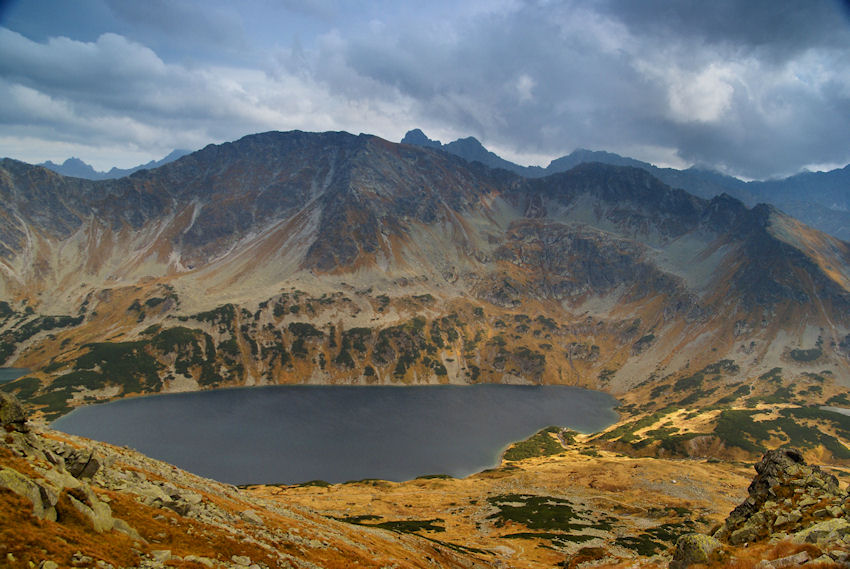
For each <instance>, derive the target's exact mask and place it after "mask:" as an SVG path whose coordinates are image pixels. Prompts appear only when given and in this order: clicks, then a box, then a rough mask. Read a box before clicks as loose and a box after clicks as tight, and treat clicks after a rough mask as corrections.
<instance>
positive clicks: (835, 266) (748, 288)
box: [0, 132, 850, 416]
mask: <svg viewBox="0 0 850 569" xmlns="http://www.w3.org/2000/svg"><path fill="white" fill-rule="evenodd" d="M0 198H2V200H0V204H2V205H0V218H2V220H3V223H2V224H0V362H2V363H3V364H5V365H7V366H8V365H14V366H19V367H25V368H29V369H30V370H32V373H31V374H29V375H28V376H27V377H24V378H21V379H19V380H16V381H14V382H11V383H8V384H5V385H3V386H2V389H3V390H6V391H12V392H14V393H17V394H18V396H20V397H22V398H23V399H26V400H28V401H30V402H32V403H34V404H36V405H38V406H40V409H41V410H42V411H43V412H44V413H46V414H47V415H48V416H55V415H56V414H59V413H63V412H66V411H67V410H68V409H69V408H71V407H73V406H75V405H79V404H81V403H85V402H91V401H97V400H103V399H109V398H114V397H120V396H126V395H131V394H136V393H151V392H161V391H180V390H188V389H204V388H210V387H218V386H240V385H257V384H269V383H304V382H313V383H437V382H456V383H469V382H480V381H490V382H528V383H535V382H542V383H568V384H576V385H584V386H589V387H594V388H602V389H606V390H608V391H610V392H613V393H615V394H617V395H621V396H624V397H628V394H630V393H633V392H636V393H641V394H643V395H646V394H647V393H649V391H650V390H652V389H662V388H664V386H666V387H667V389H670V388H671V386H672V385H673V384H674V383H675V382H676V381H678V380H680V379H682V378H685V377H689V376H691V375H693V373H694V371H693V370H700V369H711V367H710V366H720V367H721V368H722V369H724V370H726V371H725V372H724V373H723V374H719V375H718V377H721V378H722V379H723V381H721V382H719V383H718V385H716V386H715V387H714V390H715V391H714V392H713V394H714V396H715V397H717V398H722V397H725V396H731V395H732V394H733V393H736V392H737V391H736V390H738V389H739V388H740V385H739V384H740V383H741V382H746V383H748V384H751V385H753V386H754V391H755V392H759V391H760V390H764V389H772V387H771V384H769V383H765V381H764V380H760V379H759V378H761V377H762V376H764V375H765V374H769V373H771V370H774V369H776V368H782V372H781V373H780V374H779V377H780V379H781V382H782V383H783V385H785V386H787V385H790V384H791V383H794V382H800V381H804V380H805V378H807V377H809V376H808V375H807V374H817V375H818V376H819V377H821V378H823V379H824V385H823V386H822V387H821V393H824V394H828V395H830V396H831V395H834V394H835V392H836V391H837V390H838V389H839V388H840V387H841V385H842V378H843V377H845V374H846V371H847V369H848V363H850V360H848V357H850V356H849V355H848V354H850V348H848V345H850V335H848V333H849V332H850V321H848V320H850V317H848V314H850V311H848V301H850V268H848V267H850V263H848V259H850V249H848V245H847V244H845V243H843V242H840V241H837V240H835V239H832V238H830V237H828V236H826V235H824V234H821V233H818V232H817V231H814V230H812V229H810V228H808V227H806V226H804V225H802V224H800V223H799V222H797V221H795V220H793V219H791V218H789V217H787V216H785V215H783V214H781V213H780V212H778V211H776V210H774V209H772V208H770V207H767V206H758V207H755V208H752V209H748V208H746V207H745V206H744V205H743V204H742V203H741V202H738V201H736V200H734V199H732V198H729V197H728V196H721V197H718V198H715V199H712V200H711V201H706V200H703V199H700V198H697V197H694V196H692V195H689V194H687V193H685V192H683V191H681V190H675V189H672V188H670V187H669V186H666V185H665V184H663V183H662V182H660V181H658V180H657V179H655V178H653V177H652V176H650V175H649V174H648V173H646V172H644V171H642V170H640V169H635V168H629V167H615V166H605V165H601V164H584V165H581V166H578V167H576V168H574V169H572V170H570V171H568V172H565V173H561V174H556V175H553V176H549V177H545V178H538V179H525V178H522V177H519V176H516V175H513V174H511V173H508V172H505V171H501V170H490V169H488V168H486V167H484V166H483V165H480V164H469V163H467V162H466V161H464V160H462V159H461V158H458V157H454V156H451V155H447V154H445V153H443V152H440V151H437V150H433V149H428V148H420V147H415V146H410V145H405V144H401V145H399V144H392V143H389V142H387V141H384V140H381V139H378V138H375V137H371V136H365V135H361V136H352V135H349V134H346V133H322V134H311V133H302V132H291V133H274V132H273V133H264V134H258V135H252V136H248V137H245V138H243V139H241V140H239V141H236V142H233V143H227V144H223V145H217V146H216V145H211V146H208V147H207V148H204V149H202V150H200V151H198V152H195V153H192V154H190V155H188V156H185V157H183V158H180V159H178V160H176V161H174V162H172V163H170V164H167V165H165V166H162V167H160V168H157V169H155V170H146V171H142V172H138V173H136V174H134V175H132V176H130V177H126V178H122V179H119V180H106V181H98V182H93V181H86V180H80V179H75V178H64V177H62V176H59V175H57V174H55V173H52V172H50V171H48V170H46V169H43V168H39V167H33V166H29V165H26V164H23V163H20V162H15V161H13V160H8V159H7V160H3V161H2V162H0ZM727 361H731V362H732V363H731V364H722V363H720V362H727ZM730 370H732V371H730ZM710 377H714V376H713V375H712V376H710ZM770 377H773V376H770ZM765 385H766V387H765ZM659 393H660V392H659ZM668 393H672V391H669V392H668ZM736 397H738V399H741V397H740V396H736ZM827 398H828V397H827ZM657 400H658V397H649V398H645V399H644V400H643V401H641V402H640V404H641V405H642V404H645V403H647V402H648V403H650V404H655V403H656V402H657ZM741 402H743V400H742V399H741ZM647 410H651V409H644V411H647Z"/></svg>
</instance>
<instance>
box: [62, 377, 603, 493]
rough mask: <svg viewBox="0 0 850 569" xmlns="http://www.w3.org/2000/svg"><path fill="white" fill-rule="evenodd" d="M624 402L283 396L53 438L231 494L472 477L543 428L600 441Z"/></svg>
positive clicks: (503, 390)
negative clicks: (123, 450) (244, 489)
mask: <svg viewBox="0 0 850 569" xmlns="http://www.w3.org/2000/svg"><path fill="white" fill-rule="evenodd" d="M614 405H616V400H615V399H614V398H612V397H610V396H608V395H606V394H604V393H600V392H597V391H588V390H585V389H579V388H574V387H563V386H542V387H537V386H535V387H531V386H508V385H477V386H427V387H352V386H346V387H341V386H323V387H316V386H275V387H261V388H252V389H231V390H220V391H205V392H198V393H181V394H173V395H159V396H153V397H144V398H136V399H125V400H119V401H115V402H112V403H108V404H103V405H95V406H91V407H84V408H81V409H77V410H76V411H74V412H72V413H71V414H69V415H66V416H65V417H62V418H60V419H59V420H57V421H56V422H55V423H53V427H54V428H56V429H59V430H62V431H65V432H68V433H72V434H76V435H81V436H85V437H90V438H94V439H98V440H102V441H106V442H110V443H113V444H117V445H127V446H129V447H131V448H135V449H137V450H139V451H141V452H143V453H145V454H147V455H149V456H152V457H154V458H158V459H161V460H165V461H167V462H170V463H172V464H175V465H177V466H180V467H181V468H183V469H185V470H188V471H190V472H194V473H196V474H200V475H202V476H206V477H209V478H214V479H216V480H220V481H224V482H230V483H233V484H248V483H260V482H263V483H287V484H289V483H297V482H305V481H308V480H314V479H322V480H327V481H329V482H343V481H347V480H358V479H363V478H381V479H385V480H408V479H411V478H415V477H416V476H420V475H425V474H450V475H452V476H467V475H469V474H472V473H474V472H478V471H480V470H482V469H485V468H490V467H492V466H494V465H495V464H496V463H497V461H498V457H499V454H500V453H501V451H502V450H503V449H504V448H505V446H507V445H508V444H509V443H511V442H514V441H517V440H521V439H524V438H526V437H528V436H529V435H531V434H533V433H535V432H536V431H538V430H539V429H541V428H543V427H547V426H549V425H559V426H565V427H570V428H573V429H575V430H578V431H583V432H593V431H597V430H600V429H602V428H604V427H606V426H608V425H610V424H611V423H613V422H614V421H615V420H616V418H617V416H616V413H615V412H614V411H613V407H614Z"/></svg>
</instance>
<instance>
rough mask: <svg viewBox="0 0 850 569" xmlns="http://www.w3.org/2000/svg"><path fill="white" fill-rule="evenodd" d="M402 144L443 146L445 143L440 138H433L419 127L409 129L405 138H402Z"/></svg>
mask: <svg viewBox="0 0 850 569" xmlns="http://www.w3.org/2000/svg"><path fill="white" fill-rule="evenodd" d="M401 143H402V144H412V145H414V146H424V147H425V148H442V147H443V143H441V142H440V141H439V140H431V139H430V138H428V137H427V136H426V135H425V133H424V132H422V131H421V130H420V129H418V128H414V129H413V130H408V131H407V134H405V135H404V138H402V139H401Z"/></svg>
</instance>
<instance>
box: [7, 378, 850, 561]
mask: <svg viewBox="0 0 850 569" xmlns="http://www.w3.org/2000/svg"><path fill="white" fill-rule="evenodd" d="M0 423H2V426H3V429H4V432H3V433H2V439H0V511H2V517H0V567H27V568H29V567H39V568H43V569H51V568H58V567H92V568H94V567H97V568H101V569H107V568H109V567H113V568H115V567H126V568H131V567H132V568H151V569H153V568H160V567H183V568H216V567H219V568H224V567H227V568H245V567H249V568H253V569H258V568H272V567H298V568H317V567H322V568H335V567H375V568H383V567H386V568H389V567H397V568H415V567H457V568H467V569H473V568H476V567H481V568H484V567H511V568H518V569H522V568H528V569H536V568H543V567H547V568H548V567H564V568H567V567H569V568H573V567H621V568H625V567H635V568H640V567H646V568H653V567H668V566H669V567H672V568H674V569H684V568H685V567H696V566H706V567H736V568H748V567H759V569H779V568H781V567H796V566H805V567H813V568H814V567H833V566H850V563H848V559H850V548H849V547H848V545H847V542H850V518H849V517H848V514H850V502H848V499H847V498H848V496H847V493H846V490H845V489H843V488H842V486H843V485H842V483H841V482H840V481H839V478H837V477H836V475H837V476H838V477H842V478H843V477H844V476H845V473H844V471H843V470H841V469H836V468H832V469H827V468H826V467H824V468H823V469H821V468H819V467H816V466H810V465H807V464H806V462H805V460H804V459H803V456H802V455H801V454H800V453H799V452H797V451H794V450H790V449H782V450H777V451H770V452H768V453H767V454H766V455H765V456H764V458H763V459H762V460H761V461H760V462H759V463H758V464H757V465H756V471H757V476H756V478H755V479H754V480H752V482H751V483H750V480H751V477H752V470H751V464H747V463H742V462H728V461H717V460H681V459H677V460H672V459H669V460H668V459H658V458H639V457H629V456H625V455H622V454H618V453H616V452H613V451H610V450H604V449H602V448H601V447H598V446H594V445H595V443H593V441H592V440H590V438H589V437H588V438H584V439H583V438H581V437H575V436H573V435H572V434H570V433H567V432H564V431H560V430H558V429H550V430H547V431H544V432H541V433H540V434H538V435H537V436H536V438H532V439H530V440H531V441H532V442H533V444H525V445H524V446H523V445H518V446H516V447H515V448H513V449H510V450H509V451H508V452H507V453H506V455H505V460H504V461H503V463H502V465H501V466H500V467H499V468H496V469H493V470H490V471H485V472H482V473H479V474H476V475H473V476H470V477H467V478H465V479H454V478H450V477H446V476H441V475H433V476H425V477H422V478H419V479H416V480H411V481H407V482H401V483H395V482H387V481H380V480H362V481H357V482H350V483H346V484H336V485H329V484H326V483H323V482H321V481H314V482H311V483H306V484H302V485H298V486H252V487H249V488H235V487H233V486H229V485H225V484H221V483H218V482H214V481H212V480H208V479H203V478H200V477H197V476H194V475H192V474H189V473H186V472H184V471H181V470H179V469H177V468H176V467H173V466H171V465H168V464H165V463H162V462H159V461H156V460H153V459H150V458H148V457H145V456H143V455H140V454H139V453H137V452H135V451H132V450H130V449H126V448H118V447H114V446H111V445H107V444H104V443H99V442H96V441H91V440H87V439H81V438H77V437H72V436H69V435H65V434H63V433H59V432H56V431H52V430H49V429H46V428H40V427H36V426H32V425H30V424H29V423H28V421H27V420H26V415H25V413H24V410H23V409H22V408H21V407H20V405H19V404H18V403H17V402H16V401H15V400H14V399H13V398H11V397H8V396H5V395H0ZM748 483H749V490H747V484H748ZM730 512H731V514H730ZM712 536H713V537H712ZM845 537H846V539H847V541H845ZM697 564H699V565H697Z"/></svg>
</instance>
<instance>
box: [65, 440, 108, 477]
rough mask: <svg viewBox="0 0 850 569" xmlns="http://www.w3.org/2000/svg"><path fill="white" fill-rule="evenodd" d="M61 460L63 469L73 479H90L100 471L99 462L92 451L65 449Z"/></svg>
mask: <svg viewBox="0 0 850 569" xmlns="http://www.w3.org/2000/svg"><path fill="white" fill-rule="evenodd" d="M63 458H64V459H65V469H66V470H67V471H68V472H69V473H70V474H71V476H73V477H74V478H79V479H82V478H91V477H92V476H94V475H95V473H96V472H97V471H98V470H99V469H100V460H99V459H98V457H97V456H96V453H95V451H93V450H89V449H76V448H71V447H67V449H66V451H65V453H63Z"/></svg>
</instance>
